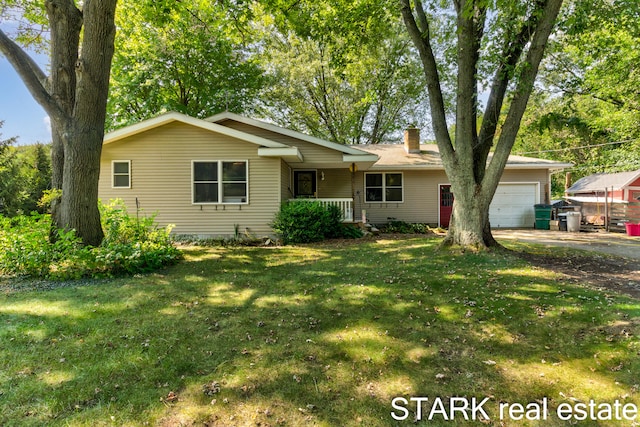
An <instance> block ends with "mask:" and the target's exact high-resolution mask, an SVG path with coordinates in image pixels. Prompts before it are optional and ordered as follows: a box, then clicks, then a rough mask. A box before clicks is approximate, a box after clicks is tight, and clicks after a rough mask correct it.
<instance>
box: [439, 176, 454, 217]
mask: <svg viewBox="0 0 640 427" xmlns="http://www.w3.org/2000/svg"><path fill="white" fill-rule="evenodd" d="M452 212H453V193H452V192H451V185H449V184H446V185H441V186H440V227H444V228H447V227H449V222H450V221H451V213H452Z"/></svg>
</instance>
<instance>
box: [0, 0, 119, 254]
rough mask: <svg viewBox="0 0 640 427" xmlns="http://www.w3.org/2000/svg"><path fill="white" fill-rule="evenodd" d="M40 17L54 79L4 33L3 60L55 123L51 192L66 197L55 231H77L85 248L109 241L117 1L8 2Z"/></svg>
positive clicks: (0, 39) (56, 208)
mask: <svg viewBox="0 0 640 427" xmlns="http://www.w3.org/2000/svg"><path fill="white" fill-rule="evenodd" d="M21 5H22V6H27V7H28V8H29V9H26V10H24V11H23V14H24V16H27V17H29V16H30V14H31V12H32V11H33V12H34V13H37V12H40V15H35V17H38V18H41V19H44V21H43V22H44V23H45V24H46V28H48V30H49V51H50V57H51V63H50V69H51V74H50V75H49V76H47V75H46V74H45V73H44V72H43V71H42V69H41V68H40V67H39V66H38V65H37V64H36V63H35V62H34V61H33V60H32V59H31V58H30V57H29V55H28V54H27V53H26V52H25V50H24V49H22V48H21V47H20V46H19V45H18V43H16V41H14V40H13V39H11V38H10V37H9V36H8V35H7V34H6V33H5V32H4V31H2V30H0V52H2V53H3V54H4V55H5V56H6V57H7V59H8V60H9V62H10V63H11V65H12V66H13V67H14V68H15V69H16V71H17V72H18V74H19V75H20V77H21V78H22V80H23V81H24V83H25V85H26V86H27V88H28V89H29V91H30V93H31V94H32V95H33V97H34V99H35V100H36V101H37V102H38V103H39V104H40V105H41V106H42V107H43V108H44V109H45V111H46V112H47V114H48V115H49V117H50V118H51V128H52V186H53V188H56V189H61V190H62V196H61V198H60V200H59V201H57V202H55V203H54V204H52V217H53V223H54V225H55V226H56V227H58V228H65V229H75V230H76V233H77V235H78V236H79V237H80V238H81V239H82V241H83V242H84V243H85V244H88V245H99V244H100V242H101V241H102V238H103V231H102V227H101V224H100V213H99V211H98V203H97V202H98V178H99V172H100V153H101V151H102V140H103V136H104V123H105V115H106V104H107V94H108V91H109V72H110V67H111V59H112V56H113V50H114V45H113V41H114V36H115V25H114V19H115V8H116V0H84V1H82V2H78V4H76V2H74V1H72V0H45V1H44V4H42V3H40V2H18V1H14V0H4V1H3V2H2V3H0V11H3V12H7V11H10V10H11V9H10V8H11V7H13V6H21Z"/></svg>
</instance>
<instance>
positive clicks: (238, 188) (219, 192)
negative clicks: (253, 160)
mask: <svg viewBox="0 0 640 427" xmlns="http://www.w3.org/2000/svg"><path fill="white" fill-rule="evenodd" d="M192 168H193V203H196V204H206V203H247V200H248V197H247V196H248V162H247V161H246V160H245V161H222V160H213V161H193V166H192Z"/></svg>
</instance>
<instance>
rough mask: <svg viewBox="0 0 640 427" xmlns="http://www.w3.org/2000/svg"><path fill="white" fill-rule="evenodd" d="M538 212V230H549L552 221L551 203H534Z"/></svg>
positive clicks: (536, 226)
mask: <svg viewBox="0 0 640 427" xmlns="http://www.w3.org/2000/svg"><path fill="white" fill-rule="evenodd" d="M533 208H534V209H535V212H536V224H535V228H536V229H538V230H548V229H549V222H550V221H551V210H552V208H551V205H544V204H538V205H533Z"/></svg>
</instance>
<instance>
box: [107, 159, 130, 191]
mask: <svg viewBox="0 0 640 427" xmlns="http://www.w3.org/2000/svg"><path fill="white" fill-rule="evenodd" d="M111 171H112V175H113V180H112V184H113V188H131V160H114V161H113V162H111Z"/></svg>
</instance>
